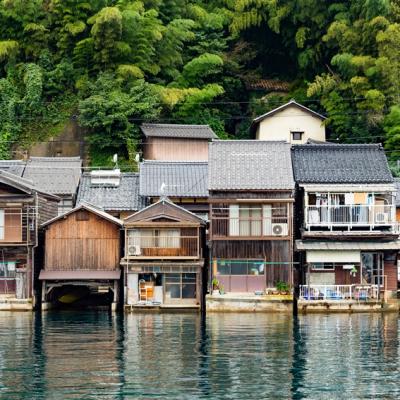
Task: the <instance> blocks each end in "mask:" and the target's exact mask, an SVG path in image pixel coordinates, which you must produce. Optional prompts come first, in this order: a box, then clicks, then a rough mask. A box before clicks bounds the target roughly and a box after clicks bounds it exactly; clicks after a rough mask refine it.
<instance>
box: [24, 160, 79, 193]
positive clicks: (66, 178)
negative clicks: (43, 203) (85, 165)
mask: <svg viewBox="0 0 400 400" xmlns="http://www.w3.org/2000/svg"><path fill="white" fill-rule="evenodd" d="M81 168H82V160H81V159H80V158H79V157H31V158H30V159H29V160H28V162H27V164H26V167H25V171H24V174H23V177H24V178H26V179H30V180H31V181H32V182H33V184H34V185H35V186H36V187H38V188H40V189H41V190H44V191H45V192H47V193H53V194H59V195H61V194H75V193H76V189H77V187H78V185H79V178H80V176H81Z"/></svg>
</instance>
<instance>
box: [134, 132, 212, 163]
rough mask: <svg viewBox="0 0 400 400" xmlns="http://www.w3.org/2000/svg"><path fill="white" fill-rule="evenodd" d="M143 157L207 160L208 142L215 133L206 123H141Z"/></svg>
mask: <svg viewBox="0 0 400 400" xmlns="http://www.w3.org/2000/svg"><path fill="white" fill-rule="evenodd" d="M140 128H141V130H142V132H143V135H144V144H143V152H142V153H143V158H144V159H145V160H159V161H207V160H208V142H209V141H210V140H212V139H217V135H216V134H215V133H214V131H213V130H212V129H211V128H210V127H209V126H208V125H180V124H143V125H142V126H141V127H140Z"/></svg>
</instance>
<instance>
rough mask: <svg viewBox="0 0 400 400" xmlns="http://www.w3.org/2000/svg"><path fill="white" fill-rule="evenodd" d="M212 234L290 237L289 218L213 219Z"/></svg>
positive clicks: (218, 235) (223, 235) (215, 235)
mask: <svg viewBox="0 0 400 400" xmlns="http://www.w3.org/2000/svg"><path fill="white" fill-rule="evenodd" d="M211 233H212V235H213V236H214V237H228V236H229V237H235V236H236V237H244V238H245V237H264V236H288V235H289V234H290V232H289V224H288V217H287V216H277V217H272V218H255V217H252V218H229V217H213V218H212V221H211Z"/></svg>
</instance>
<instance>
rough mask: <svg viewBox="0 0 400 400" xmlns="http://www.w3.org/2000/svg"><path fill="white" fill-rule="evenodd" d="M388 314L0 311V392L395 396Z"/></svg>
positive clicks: (394, 337)
mask: <svg viewBox="0 0 400 400" xmlns="http://www.w3.org/2000/svg"><path fill="white" fill-rule="evenodd" d="M399 328H400V327H399V320H398V316H397V315H395V314H391V315H383V316H382V315H377V314H360V315H310V316H300V317H298V319H295V318H293V317H288V316H284V315H260V314H214V315H209V316H207V318H206V321H205V323H202V321H201V318H200V316H198V315H194V314H185V315H178V314H162V315H126V316H115V315H112V314H109V313H107V312H100V311H97V312H96V311H93V312H83V313H77V312H66V311H64V312H48V313H44V314H42V315H40V314H36V315H34V314H33V315H32V314H30V313H13V314H12V313H7V312H3V313H0V398H1V399H159V398H163V399H164V398H165V399H205V398H210V399H268V398H270V399H280V398H282V399H286V398H292V399H303V398H304V399H336V398H344V399H365V398H371V399H376V398H382V399H395V398H400V362H399V351H400V346H399V332H400V330H399Z"/></svg>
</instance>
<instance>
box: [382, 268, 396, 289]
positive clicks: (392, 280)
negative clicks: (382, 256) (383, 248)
mask: <svg viewBox="0 0 400 400" xmlns="http://www.w3.org/2000/svg"><path fill="white" fill-rule="evenodd" d="M384 274H385V276H386V279H387V280H386V285H387V286H386V287H387V290H392V291H394V290H397V265H396V261H385V263H384Z"/></svg>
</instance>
